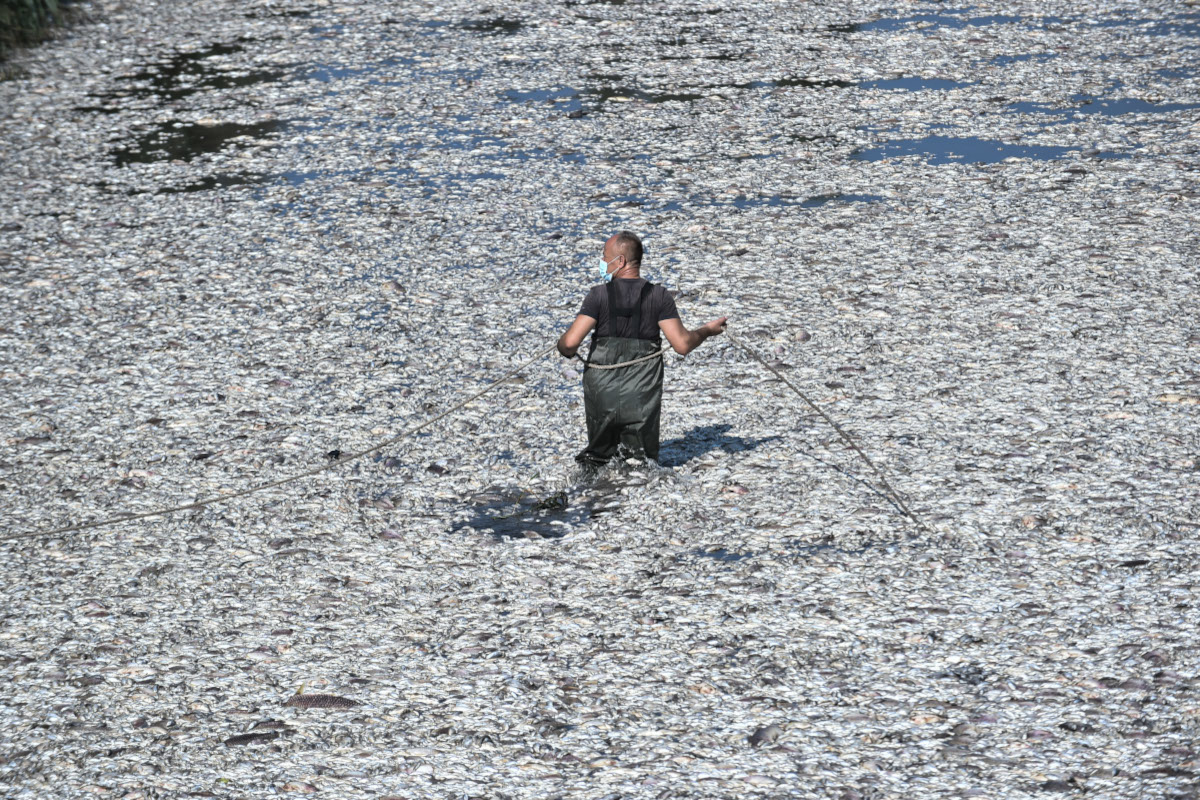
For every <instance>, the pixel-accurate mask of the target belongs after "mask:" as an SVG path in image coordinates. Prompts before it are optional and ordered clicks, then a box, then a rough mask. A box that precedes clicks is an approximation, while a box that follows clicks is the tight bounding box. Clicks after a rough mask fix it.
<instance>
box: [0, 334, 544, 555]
mask: <svg viewBox="0 0 1200 800" xmlns="http://www.w3.org/2000/svg"><path fill="white" fill-rule="evenodd" d="M556 348H557V345H555V346H554V347H548V348H546V349H545V350H540V351H538V353H537V355H535V356H533V357H532V358H530V359H528V360H526V361H523V362H521V363H520V364H518V365H517V366H515V367H513V368H512V369H510V370H509V371H508V372H506V373H504V374H503V375H501V376H500V377H499V378H497V379H496V380H494V381H492V382H491V383H489V384H488V385H487V386H485V387H484V388H482V389H480V390H479V391H478V392H475V394H473V395H471V396H470V397H468V398H467V399H466V400H463V401H462V402H460V403H458V404H457V405H454V406H451V407H450V408H448V409H446V410H445V411H443V412H442V413H440V414H438V415H437V416H435V417H431V418H430V419H427V420H425V421H424V422H422V423H421V424H420V425H417V426H416V427H414V428H409V429H407V430H405V431H402V432H401V433H398V434H396V435H395V436H393V437H392V438H390V439H388V440H386V441H384V442H380V443H379V444H377V445H375V446H374V447H370V448H367V449H366V450H363V451H362V452H359V453H353V454H351V455H348V456H345V457H341V458H338V459H337V460H336V461H334V462H333V463H331V464H326V465H324V466H321V467H317V468H316V469H310V470H307V471H306V472H301V473H298V474H296V475H289V476H288V477H286V478H280V479H279V480H277V481H271V482H270V483H263V484H260V485H258V486H251V487H250V488H249V489H243V490H241V491H240V492H232V493H230V494H224V495H221V496H219V497H209V498H207V499H205V500H198V501H196V502H195V503H186V504H184V505H179V506H172V507H170V508H160V509H158V510H156V511H146V512H144V513H141V514H124V515H122V516H119V517H111V518H109V519H103V520H100V521H98V522H83V523H79V524H78V525H68V526H66V527H65V528H54V529H52V530H48V531H27V532H25V533H18V534H13V535H10V536H0V542H7V541H11V540H13V539H28V538H31V537H34V536H57V535H58V534H62V533H74V532H76V531H86V530H89V529H91V528H100V527H103V526H105V525H112V524H114V523H117V522H129V521H131V520H135V519H146V518H148V517H161V516H164V515H166V514H174V513H176V512H177V511H191V510H192V509H196V508H203V507H205V506H211V505H215V504H216V503H224V502H226V501H227V500H233V499H235V498H238V497H245V496H246V495H248V494H254V493H255V492H261V491H264V490H266V489H274V488H275V487H277V486H283V485H284V484H285V483H292V482H294V481H298V480H301V479H302V478H309V477H312V476H313V475H319V474H320V473H322V472H326V471H328V470H331V469H334V468H335V467H340V466H341V465H342V464H345V463H347V462H350V461H354V460H355V459H359V458H362V457H363V456H368V455H370V454H371V453H375V452H378V451H380V450H382V449H383V448H385V447H388V446H389V445H393V444H395V443H396V442H398V441H400V440H401V439H404V438H406V437H408V436H412V435H413V434H415V433H418V432H420V431H422V430H424V429H425V428H428V427H429V426H430V425H432V424H433V423H435V422H437V421H438V420H440V419H444V418H446V417H448V416H450V415H451V414H453V413H454V412H455V411H458V410H459V409H460V408H462V407H463V406H465V405H467V404H468V403H470V402H472V401H474V400H478V399H479V398H480V397H483V395H485V394H487V393H488V392H490V391H491V390H492V389H495V388H496V387H497V386H499V385H500V384H502V383H504V381H506V380H508V379H509V378H511V377H512V376H513V375H516V374H517V373H518V372H520V371H521V370H523V369H525V368H526V367H528V366H529V365H530V364H532V363H533V362H535V361H538V360H539V359H541V357H542V356H544V355H547V354H548V353H550V352H551V351H552V350H555V349H556Z"/></svg>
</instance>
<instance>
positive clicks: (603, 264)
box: [600, 256, 617, 283]
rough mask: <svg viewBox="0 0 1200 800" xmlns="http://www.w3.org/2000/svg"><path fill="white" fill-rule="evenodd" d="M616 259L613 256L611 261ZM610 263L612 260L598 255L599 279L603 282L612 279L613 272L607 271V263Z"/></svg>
mask: <svg viewBox="0 0 1200 800" xmlns="http://www.w3.org/2000/svg"><path fill="white" fill-rule="evenodd" d="M616 260H617V259H615V258H614V259H613V261H616ZM611 263H612V261H605V260H604V256H600V280H602V281H604V282H605V283H608V282H609V281H611V280H612V279H613V273H611V272H609V271H608V265H609V264H611Z"/></svg>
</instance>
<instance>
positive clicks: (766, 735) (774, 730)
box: [746, 725, 783, 747]
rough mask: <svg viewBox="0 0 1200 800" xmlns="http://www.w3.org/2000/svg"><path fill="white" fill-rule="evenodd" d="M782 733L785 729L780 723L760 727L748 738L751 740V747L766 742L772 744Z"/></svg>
mask: <svg viewBox="0 0 1200 800" xmlns="http://www.w3.org/2000/svg"><path fill="white" fill-rule="evenodd" d="M782 733H783V729H782V728H780V727H779V726H778V725H767V726H766V727H764V728H759V729H758V730H756V731H755V732H754V733H752V734H750V735H749V736H748V737H746V738H747V740H748V741H749V742H750V746H751V747H758V746H760V745H764V744H771V743H772V742H774V741H775V740H776V739H778V738H779V737H780V735H781V734H782Z"/></svg>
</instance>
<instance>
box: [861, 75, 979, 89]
mask: <svg viewBox="0 0 1200 800" xmlns="http://www.w3.org/2000/svg"><path fill="white" fill-rule="evenodd" d="M974 85H975V83H974V82H973V81H951V80H946V79H945V78H891V79H888V80H882V81H863V82H862V83H859V84H858V88H859V89H881V90H883V91H885V92H926V91H949V90H950V89H964V88H966V87H968V86H974Z"/></svg>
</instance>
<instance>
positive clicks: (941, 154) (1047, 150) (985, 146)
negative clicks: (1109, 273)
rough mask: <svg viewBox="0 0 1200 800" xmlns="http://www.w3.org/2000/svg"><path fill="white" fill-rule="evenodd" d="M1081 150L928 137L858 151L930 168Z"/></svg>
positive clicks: (857, 156) (863, 156)
mask: <svg viewBox="0 0 1200 800" xmlns="http://www.w3.org/2000/svg"><path fill="white" fill-rule="evenodd" d="M1079 152H1080V150H1079V148H1078V147H1055V146H1050V145H1020V144H1005V143H1003V142H997V141H991V140H988V139H979V138H976V137H973V136H966V137H954V136H926V137H923V138H921V139H896V140H893V141H890V142H884V143H883V144H881V145H879V146H878V147H872V148H869V149H866V150H859V151H856V152H855V153H853V154H852V155H851V158H853V159H854V160H856V161H883V160H885V159H889V158H899V157H901V156H912V155H916V156H924V157H925V160H926V161H927V162H928V163H930V164H997V163H999V162H1001V161H1004V160H1005V159H1007V158H1029V159H1032V160H1034V161H1056V160H1058V159H1062V158H1067V157H1069V156H1073V155H1079ZM1088 155H1091V156H1093V157H1096V158H1106V159H1107V158H1128V154H1124V153H1109V152H1091V153H1088Z"/></svg>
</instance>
